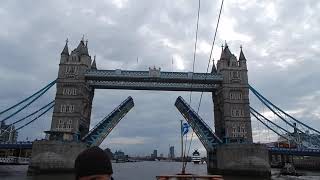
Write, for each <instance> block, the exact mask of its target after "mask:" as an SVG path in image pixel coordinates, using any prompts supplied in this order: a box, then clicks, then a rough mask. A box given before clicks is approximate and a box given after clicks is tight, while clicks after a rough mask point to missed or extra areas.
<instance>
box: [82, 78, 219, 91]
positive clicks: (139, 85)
mask: <svg viewBox="0 0 320 180" xmlns="http://www.w3.org/2000/svg"><path fill="white" fill-rule="evenodd" d="M87 83H88V85H89V86H91V87H94V88H95V89H128V90H158V91H195V92H214V91H215V90H216V89H217V86H216V84H193V83H165V82H126V81H95V80H88V81H87Z"/></svg>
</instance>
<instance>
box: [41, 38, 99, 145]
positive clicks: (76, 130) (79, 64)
mask: <svg viewBox="0 0 320 180" xmlns="http://www.w3.org/2000/svg"><path fill="white" fill-rule="evenodd" d="M91 68H96V63H95V60H94V61H93V62H92V60H91V56H90V55H89V53H88V47H87V41H86V42H85V41H84V40H83V39H82V40H81V41H80V43H79V45H78V47H77V48H76V49H74V50H73V51H71V54H69V51H68V41H67V42H66V44H65V47H64V48H63V50H62V52H61V57H60V64H59V72H58V79H57V91H56V97H55V106H54V111H53V116H52V122H51V129H50V131H47V134H48V135H49V140H67V141H77V140H78V139H80V138H82V137H83V136H84V135H85V134H87V133H88V131H89V126H90V116H91V106H92V99H93V96H94V89H93V88H91V87H89V86H88V85H87V83H86V81H85V76H84V73H85V71H86V70H88V69H91Z"/></svg>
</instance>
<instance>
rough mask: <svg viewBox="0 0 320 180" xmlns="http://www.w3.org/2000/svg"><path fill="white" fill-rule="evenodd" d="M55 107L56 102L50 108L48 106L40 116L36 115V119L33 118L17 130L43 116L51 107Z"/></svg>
mask: <svg viewBox="0 0 320 180" xmlns="http://www.w3.org/2000/svg"><path fill="white" fill-rule="evenodd" d="M53 107H54V104H52V105H51V106H49V108H47V109H46V110H45V111H44V112H42V113H41V114H40V115H39V116H37V117H35V118H34V119H32V120H31V121H29V122H27V123H26V124H24V125H22V126H20V127H19V128H17V129H16V131H18V130H20V129H22V128H24V127H26V126H28V125H29V124H30V123H32V122H34V121H35V120H37V119H39V118H40V117H41V116H43V115H44V114H45V113H47V112H48V111H49V110H50V109H52V108H53Z"/></svg>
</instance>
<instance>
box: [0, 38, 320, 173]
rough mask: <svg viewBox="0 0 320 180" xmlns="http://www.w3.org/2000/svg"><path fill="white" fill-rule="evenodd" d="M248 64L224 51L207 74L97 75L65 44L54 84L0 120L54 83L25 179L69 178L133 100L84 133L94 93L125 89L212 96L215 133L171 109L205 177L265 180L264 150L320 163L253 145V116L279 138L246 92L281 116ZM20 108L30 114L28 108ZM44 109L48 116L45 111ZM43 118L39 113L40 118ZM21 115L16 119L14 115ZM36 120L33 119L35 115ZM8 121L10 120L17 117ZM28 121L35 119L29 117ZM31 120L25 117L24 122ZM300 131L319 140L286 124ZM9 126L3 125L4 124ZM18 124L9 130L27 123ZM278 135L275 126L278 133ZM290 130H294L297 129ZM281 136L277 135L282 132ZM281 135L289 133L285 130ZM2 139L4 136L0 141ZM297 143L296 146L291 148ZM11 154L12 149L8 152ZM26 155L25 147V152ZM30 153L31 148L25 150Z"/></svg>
mask: <svg viewBox="0 0 320 180" xmlns="http://www.w3.org/2000/svg"><path fill="white" fill-rule="evenodd" d="M247 72H248V69H247V60H246V58H245V56H244V53H243V51H242V48H241V51H240V55H239V58H238V59H237V58H236V56H235V55H234V54H232V53H231V51H230V50H229V47H228V45H227V44H226V45H225V46H224V48H223V49H222V52H221V56H220V59H219V60H218V62H217V64H216V65H215V64H213V67H212V70H211V72H210V73H193V72H166V71H161V69H160V68H155V67H153V68H149V70H146V71H132V70H121V69H116V70H101V69H99V68H98V67H97V64H96V60H95V59H93V60H92V59H91V56H90V55H89V52H88V48H87V45H86V43H85V42H84V41H83V40H81V41H80V43H79V45H78V46H77V48H75V49H74V50H73V51H71V53H69V49H68V44H67V43H66V44H65V47H64V48H63V50H62V52H61V57H60V64H59V71H58V77H57V80H55V81H53V82H52V83H50V84H49V85H48V86H46V87H45V88H43V89H42V90H40V91H38V92H37V93H35V94H34V95H32V96H30V97H29V98H27V99H26V100H24V101H21V102H19V103H18V104H17V105H14V106H12V107H10V108H8V109H7V110H5V111H2V112H0V114H2V113H4V112H6V111H8V110H10V109H12V108H14V107H17V106H18V105H20V104H21V103H23V102H25V101H27V100H28V99H30V98H31V97H35V98H34V99H33V100H31V103H32V102H33V101H35V100H36V99H37V98H39V97H40V96H42V95H43V94H44V93H45V92H46V91H47V90H48V89H49V88H50V87H51V86H53V85H54V83H56V87H57V91H56V96H55V100H54V101H53V102H51V103H49V105H51V106H48V105H46V106H44V107H43V108H41V109H40V110H42V111H44V112H43V113H41V114H40V115H39V116H37V117H36V118H35V119H33V120H32V121H30V122H28V123H27V124H25V125H24V126H22V127H20V128H19V129H21V128H24V127H25V126H27V125H28V124H30V123H32V122H33V121H34V120H36V119H38V118H39V117H41V116H42V115H43V114H44V113H46V112H47V111H48V110H49V109H51V108H52V107H53V115H52V121H51V127H50V130H48V131H46V134H47V135H46V138H47V139H46V140H41V141H35V142H34V143H33V146H32V160H31V163H30V165H29V171H30V172H38V171H42V170H44V171H46V170H52V169H55V170H63V171H65V170H67V169H70V170H71V169H72V168H73V165H74V164H73V163H74V159H75V158H76V156H77V154H78V153H80V152H81V151H82V150H84V149H85V148H87V147H89V146H99V145H100V144H101V142H102V141H103V140H104V139H105V137H106V136H107V135H108V134H109V133H110V132H111V131H112V129H113V128H114V127H115V126H116V125H117V123H118V122H119V121H120V120H121V119H122V118H123V117H124V116H125V115H126V114H127V113H129V111H130V110H131V109H132V108H133V107H134V103H133V99H132V98H131V97H128V98H127V99H126V100H124V101H123V102H122V103H121V104H120V105H119V106H118V107H116V108H115V109H114V110H113V111H112V112H111V113H110V114H109V115H107V116H106V117H105V118H104V119H102V120H101V121H100V122H99V123H98V124H97V125H96V126H95V127H94V128H93V129H91V130H90V129H89V127H90V122H91V109H92V101H93V98H94V91H95V89H130V90H158V91H197V92H208V93H211V94H212V101H213V104H214V107H213V112H214V124H215V126H214V131H213V129H211V128H210V127H209V126H208V125H207V124H206V123H205V121H203V120H202V119H201V117H200V116H199V115H198V114H197V112H195V111H194V110H193V109H192V108H191V106H190V105H188V104H187V103H186V101H184V100H183V98H182V97H178V98H177V101H176V103H175V106H176V107H177V109H178V110H179V112H180V113H181V114H182V116H183V117H184V118H185V119H186V120H187V121H188V123H189V124H190V125H191V127H192V128H193V130H194V131H195V133H196V135H197V136H198V137H199V139H200V141H201V142H202V144H203V145H204V147H205V148H206V150H207V157H208V163H207V167H208V172H209V173H217V172H218V173H219V172H220V173H239V174H243V173H250V174H257V175H269V174H270V165H269V163H268V158H269V157H268V150H269V152H271V153H283V154H290V153H291V154H297V155H301V154H309V155H310V154H311V155H315V156H318V155H320V151H319V150H310V149H307V148H308V147H303V146H299V147H301V148H305V149H293V150H285V149H281V148H276V147H269V149H267V147H266V146H265V145H261V144H254V143H253V140H252V126H251V116H250V114H253V115H254V117H256V118H258V120H259V121H260V122H262V123H263V124H264V125H266V127H267V128H270V129H271V130H273V131H274V132H275V133H277V134H279V135H281V133H279V132H278V131H277V130H276V129H273V128H272V125H275V124H274V123H273V124H271V125H267V123H268V122H271V121H270V120H268V119H267V118H266V117H264V116H261V117H260V116H257V115H256V112H255V111H253V110H254V109H253V108H252V107H250V105H249V90H251V91H252V92H253V93H254V95H256V96H257V97H258V98H259V100H261V101H262V102H263V103H264V104H266V105H267V107H268V108H274V109H276V110H273V111H272V112H275V113H276V112H279V111H280V112H282V113H284V114H285V115H286V116H288V114H286V113H285V112H284V111H282V110H281V109H280V108H278V107H276V106H275V105H274V104H272V103H271V102H270V101H268V100H267V99H266V98H265V97H263V96H262V95H261V94H260V93H258V92H257V91H256V90H255V89H254V88H253V87H251V86H250V85H249V84H248V73H247ZM31 103H28V104H27V105H25V106H23V107H22V109H23V108H25V107H27V106H28V105H29V104H31ZM45 109H46V110H45ZM40 110H38V111H36V112H41V111H40ZM20 111H21V108H20V109H19V110H18V111H16V112H15V113H18V112H20ZM36 112H34V113H36ZM15 113H13V114H12V115H10V116H8V118H10V117H12V116H13V115H15ZM34 113H32V114H34ZM277 116H278V117H281V118H282V120H283V121H284V122H285V123H287V124H289V126H291V127H292V126H293V123H292V122H291V121H290V122H289V121H288V120H286V119H285V118H284V116H282V115H279V114H277ZM27 117H29V116H27ZM289 117H290V118H291V119H293V120H294V123H297V124H298V125H300V126H303V127H304V128H307V129H308V130H310V131H313V132H315V133H319V131H317V130H315V129H314V128H312V127H309V126H308V125H306V124H304V123H302V122H300V121H298V120H296V119H294V118H293V117H292V116H289ZM8 118H6V119H5V120H7V119H8ZM24 119H25V118H23V119H21V120H18V121H16V122H14V123H12V125H13V124H15V123H17V122H20V121H22V120H24ZM276 127H277V126H276ZM294 127H295V126H294ZM280 129H281V128H280ZM297 129H298V132H299V133H300V134H302V135H303V136H305V137H307V139H308V138H309V139H311V140H312V141H311V144H312V145H314V146H313V147H320V145H319V144H318V145H317V144H314V142H319V141H318V139H317V140H315V139H314V137H318V136H314V137H311V135H309V134H307V133H304V131H302V130H300V129H299V128H298V127H297ZM285 132H288V131H287V130H285ZM0 136H1V134H0ZM294 142H299V141H294ZM9 146H10V147H13V146H14V144H10V145H5V147H6V148H7V147H9ZM26 147H27V146H26ZM27 148H30V143H29V144H28V147H27Z"/></svg>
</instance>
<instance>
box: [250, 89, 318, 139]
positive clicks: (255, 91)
mask: <svg viewBox="0 0 320 180" xmlns="http://www.w3.org/2000/svg"><path fill="white" fill-rule="evenodd" d="M249 88H250V90H251V91H252V92H253V93H254V94H255V95H256V96H257V97H258V96H260V97H261V98H262V99H263V100H264V101H265V102H267V103H268V104H270V105H271V106H272V107H274V108H275V109H277V110H278V111H280V112H282V113H283V114H285V115H286V116H288V117H290V118H291V119H292V120H294V121H295V122H297V123H299V124H301V125H303V126H305V127H307V128H308V129H311V130H313V131H315V132H317V133H318V134H320V131H318V130H316V129H314V128H312V127H310V126H308V125H307V124H305V123H303V122H301V121H299V120H297V119H296V118H294V117H292V116H291V115H290V114H288V113H286V112H285V111H283V110H282V109H280V108H279V107H277V106H276V105H274V104H273V103H271V102H270V101H269V100H268V99H267V98H265V97H264V96H262V95H261V94H260V93H259V92H258V91H257V90H255V89H254V88H253V87H252V86H250V85H249ZM259 99H260V98H259Z"/></svg>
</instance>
